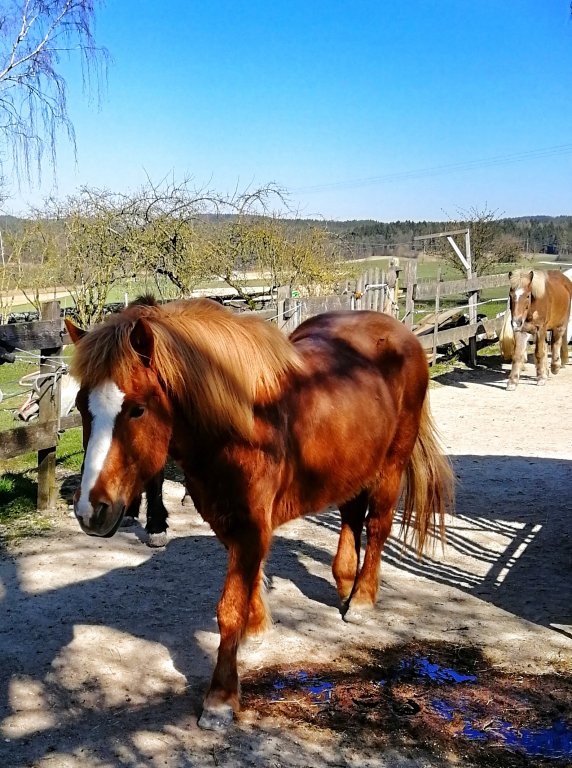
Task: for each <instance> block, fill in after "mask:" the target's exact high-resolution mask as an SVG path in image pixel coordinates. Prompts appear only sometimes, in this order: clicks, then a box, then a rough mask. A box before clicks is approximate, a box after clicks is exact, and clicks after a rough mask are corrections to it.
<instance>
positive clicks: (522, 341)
mask: <svg viewBox="0 0 572 768" xmlns="http://www.w3.org/2000/svg"><path fill="white" fill-rule="evenodd" d="M527 340H528V334H527V333H524V331H516V332H515V334H514V345H515V346H514V352H513V355H512V367H511V369H510V375H509V377H508V382H507V385H506V388H507V389H508V390H509V391H511V390H513V389H516V386H517V384H518V380H519V378H520V372H521V370H522V369H523V367H524V364H525V363H526V344H527ZM537 344H538V341H537ZM537 349H538V347H537Z"/></svg>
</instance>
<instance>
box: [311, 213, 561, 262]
mask: <svg viewBox="0 0 572 768" xmlns="http://www.w3.org/2000/svg"><path fill="white" fill-rule="evenodd" d="M325 224H326V226H327V228H328V229H329V230H330V231H331V232H333V233H335V234H336V235H338V236H339V237H341V238H343V239H344V240H346V241H348V242H349V244H351V245H352V247H351V250H352V253H353V255H354V258H360V257H362V258H365V257H367V256H379V255H384V254H389V253H392V252H395V251H396V250H400V249H401V250H403V251H404V252H405V251H410V250H415V251H420V250H423V248H424V245H423V241H421V242H415V241H414V240H413V238H414V237H415V236H416V235H427V234H430V233H432V232H445V231H451V230H454V229H460V228H463V227H464V226H466V225H467V224H466V222H465V223H463V222H460V221H457V222H451V221H392V222H387V223H385V222H381V221H370V220H367V221H328V222H325ZM469 225H470V222H469ZM495 226H496V227H497V228H498V234H499V235H500V236H503V235H504V236H507V237H511V238H514V239H515V240H517V241H518V242H519V244H520V249H521V250H522V252H523V253H546V254H551V255H553V256H567V257H568V256H570V255H571V254H572V216H521V217H518V218H503V219H498V220H496V221H495Z"/></svg>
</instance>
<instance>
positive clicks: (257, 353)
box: [68, 299, 453, 729]
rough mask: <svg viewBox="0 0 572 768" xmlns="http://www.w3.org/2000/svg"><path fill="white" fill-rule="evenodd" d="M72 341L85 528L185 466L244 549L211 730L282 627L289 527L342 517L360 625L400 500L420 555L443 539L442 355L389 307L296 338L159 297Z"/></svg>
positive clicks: (221, 610) (210, 703) (239, 552)
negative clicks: (271, 569)
mask: <svg viewBox="0 0 572 768" xmlns="http://www.w3.org/2000/svg"><path fill="white" fill-rule="evenodd" d="M68 330H69V333H70V336H71V337H72V339H73V340H74V342H75V355H74V359H73V363H72V370H73V372H74V374H75V375H76V376H77V378H78V380H79V381H80V383H81V389H80V392H79V394H78V401H77V402H78V407H79V409H80V412H81V415H82V418H83V428H84V432H85V445H86V454H85V466H84V471H83V475H82V480H81V486H80V488H78V490H77V492H76V497H75V514H76V516H77V519H78V521H79V524H80V526H81V528H82V529H83V530H84V531H85V532H86V533H88V534H90V535H95V536H112V535H113V534H114V533H115V531H116V530H117V529H118V527H119V525H120V524H121V519H122V516H123V514H124V510H125V507H126V505H129V504H130V503H131V501H132V500H133V499H134V498H135V497H136V495H137V494H139V493H140V492H141V490H142V488H143V487H144V485H145V483H146V482H148V481H149V480H150V479H151V478H153V477H155V476H156V475H157V474H158V472H159V471H160V470H161V469H162V468H163V466H164V464H165V460H166V458H167V455H168V454H170V455H171V456H172V458H173V459H174V460H175V461H177V462H178V463H179V465H180V466H181V468H182V469H183V471H184V473H185V481H186V485H187V488H188V490H189V492H190V494H191V497H192V499H193V501H194V502H195V505H196V507H197V510H198V511H199V513H200V514H201V515H202V517H203V518H204V519H205V520H206V521H207V522H208V523H209V524H210V525H211V527H212V529H213V530H214V532H215V533H216V535H217V536H218V538H219V539H220V540H221V541H222V543H223V544H224V545H225V546H226V548H227V550H228V571H227V575H226V581H225V584H224V588H223V592H222V596H221V598H220V602H219V604H218V624H219V631H220V645H219V650H218V658H217V662H216V666H215V670H214V673H213V677H212V681H211V684H210V688H209V690H208V693H207V695H206V698H205V701H204V705H203V712H202V715H201V718H200V720H199V725H200V726H201V727H204V728H211V729H219V728H225V727H227V726H228V725H229V724H230V723H231V722H232V719H233V712H235V711H238V709H239V680H238V672H237V662H236V657H237V650H238V646H239V643H240V640H241V638H242V636H243V635H244V634H245V633H248V634H251V633H260V632H261V631H263V630H264V629H265V628H266V627H267V626H268V624H269V621H270V618H269V615H268V613H267V608H266V604H265V601H264V599H263V598H264V596H263V571H262V567H263V564H264V560H265V558H266V556H267V554H268V551H269V547H270V542H271V538H272V532H273V530H274V529H275V528H276V527H277V526H279V525H281V524H282V523H285V522H286V521H288V520H292V519H294V518H296V517H299V516H300V515H305V514H308V513H312V512H317V511H319V510H321V509H324V508H325V507H326V506H327V505H329V504H331V503H336V504H338V505H339V508H340V512H341V518H342V524H341V532H340V538H339V543H338V549H337V553H336V555H335V558H334V561H333V574H334V578H335V581H336V585H337V590H338V594H339V597H340V601H341V604H342V610H343V615H344V618H345V620H346V621H352V622H359V621H362V620H363V619H364V617H365V616H367V615H368V614H369V612H370V611H371V610H373V606H374V603H375V600H376V596H377V591H378V582H379V566H380V555H381V551H382V548H383V545H384V543H385V540H386V538H387V536H388V534H389V532H390V529H391V524H392V520H393V516H394V510H395V506H396V504H397V501H398V497H399V495H400V490H402V491H403V497H404V500H403V509H404V511H403V527H404V529H405V534H407V530H408V529H410V530H412V531H413V537H414V539H415V543H416V546H417V550H418V552H419V553H421V551H422V549H423V546H424V544H425V543H426V539H427V537H428V536H429V534H433V533H440V534H441V535H443V529H444V524H443V517H444V513H445V511H446V508H447V507H448V505H449V503H450V502H451V500H452V491H453V480H452V472H451V469H450V465H449V462H448V460H447V459H446V458H445V457H444V456H443V455H442V454H441V452H440V449H439V446H438V442H437V439H436V436H435V431H434V427H433V424H432V420H431V416H430V412H429V404H428V399H427V387H428V367H427V361H426V358H425V353H424V351H423V349H422V347H421V345H420V344H419V341H418V340H417V339H416V338H415V336H414V335H413V334H412V333H411V332H410V331H409V330H408V329H407V328H405V327H404V326H403V325H401V324H400V323H399V322H397V321H396V320H394V319H393V318H392V317H389V316H388V315H383V314H380V313H377V312H332V313H328V314H323V315H318V316H316V317H314V318H312V319H310V320H307V321H306V322H305V323H303V324H302V325H300V326H299V327H298V328H297V329H296V330H295V331H294V333H293V334H292V335H291V336H290V338H287V337H286V336H285V335H283V334H282V332H281V331H280V330H279V329H278V328H277V327H276V326H275V325H272V324H269V323H266V322H264V321H263V320H261V319H260V318H258V317H256V316H253V315H250V314H247V313H244V314H233V313H232V312H230V311H228V310H227V309H224V308H223V307H221V306H220V305H218V304H216V303H215V302H213V301H210V300H208V299H199V300H194V301H176V302H172V303H170V304H166V305H163V306H156V305H154V303H153V301H152V299H149V300H148V304H147V305H145V304H144V303H139V304H138V305H137V306H131V307H128V308H126V309H125V310H124V311H123V312H121V313H120V314H118V315H115V316H111V317H109V318H108V319H107V320H106V321H105V322H104V323H102V324H101V325H98V326H96V327H94V328H93V330H91V331H88V332H87V333H86V332H82V331H79V329H75V328H74V327H73V325H70V324H68ZM364 522H365V526H366V531H367V546H366V550H365V556H364V560H363V563H362V564H361V565H360V543H361V532H362V528H363V525H364Z"/></svg>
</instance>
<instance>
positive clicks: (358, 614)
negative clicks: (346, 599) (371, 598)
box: [342, 603, 374, 624]
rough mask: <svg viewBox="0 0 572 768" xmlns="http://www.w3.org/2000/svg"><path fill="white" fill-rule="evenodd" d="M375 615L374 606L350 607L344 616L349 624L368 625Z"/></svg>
mask: <svg viewBox="0 0 572 768" xmlns="http://www.w3.org/2000/svg"><path fill="white" fill-rule="evenodd" d="M373 615H374V607H373V605H351V603H350V605H349V606H348V609H347V610H346V612H345V613H344V614H343V615H342V618H343V620H344V621H345V622H346V623H347V624H367V623H368V622H369V621H370V620H371V619H372V618H373Z"/></svg>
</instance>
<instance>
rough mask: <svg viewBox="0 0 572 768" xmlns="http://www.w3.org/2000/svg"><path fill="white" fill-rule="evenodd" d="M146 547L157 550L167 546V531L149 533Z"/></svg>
mask: <svg viewBox="0 0 572 768" xmlns="http://www.w3.org/2000/svg"><path fill="white" fill-rule="evenodd" d="M147 546H148V547H153V549H159V548H160V547H166V546H167V531H163V532H162V533H150V534H149V536H148V537H147Z"/></svg>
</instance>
